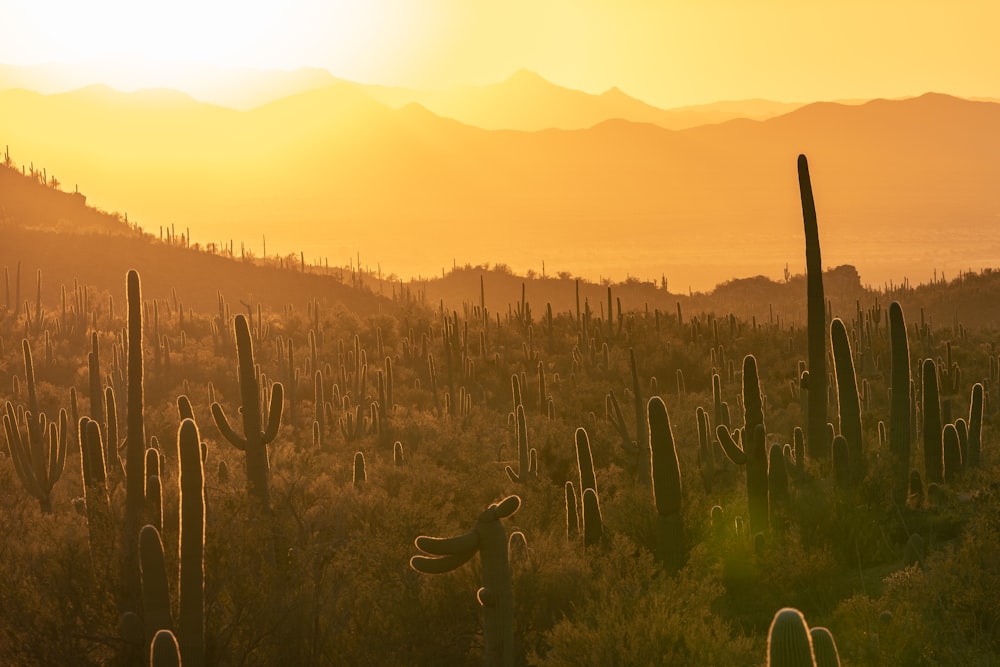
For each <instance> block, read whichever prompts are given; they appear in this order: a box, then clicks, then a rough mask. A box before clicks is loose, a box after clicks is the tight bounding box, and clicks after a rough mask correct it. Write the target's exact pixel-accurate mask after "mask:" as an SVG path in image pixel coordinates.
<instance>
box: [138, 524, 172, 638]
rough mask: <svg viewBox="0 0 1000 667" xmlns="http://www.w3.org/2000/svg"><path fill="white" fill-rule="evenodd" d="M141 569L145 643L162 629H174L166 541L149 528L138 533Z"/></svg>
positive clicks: (148, 526)
mask: <svg viewBox="0 0 1000 667" xmlns="http://www.w3.org/2000/svg"><path fill="white" fill-rule="evenodd" d="M139 564H140V565H139V567H140V572H141V581H142V609H143V622H144V625H145V628H146V633H145V634H146V642H147V644H150V643H152V641H153V636H154V635H156V633H157V632H159V631H160V630H172V629H173V620H172V619H171V617H170V590H169V586H168V585H167V566H166V564H165V563H164V560H163V542H162V541H161V540H160V533H159V532H158V531H157V530H156V528H154V527H153V526H150V525H145V526H143V527H142V530H141V531H140V532H139Z"/></svg>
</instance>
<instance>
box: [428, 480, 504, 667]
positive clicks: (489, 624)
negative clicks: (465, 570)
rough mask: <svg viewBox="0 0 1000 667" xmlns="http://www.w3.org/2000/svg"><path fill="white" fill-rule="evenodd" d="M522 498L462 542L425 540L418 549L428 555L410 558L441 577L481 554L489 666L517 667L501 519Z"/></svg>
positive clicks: (496, 510)
mask: <svg viewBox="0 0 1000 667" xmlns="http://www.w3.org/2000/svg"><path fill="white" fill-rule="evenodd" d="M520 505H521V499H520V498H518V497H517V496H507V497H506V498H504V499H503V500H501V501H500V502H498V503H494V504H492V505H490V506H489V507H488V508H486V510H484V511H483V512H482V514H480V515H479V518H478V519H476V523H475V525H474V526H473V527H472V530H470V531H469V532H467V533H465V534H464V535H459V536H458V537H448V538H441V537H427V536H420V537H418V538H417V539H416V540H415V544H416V546H417V549H419V550H420V551H422V552H424V553H425V554H428V555H417V556H413V557H412V558H411V559H410V567H412V568H413V569H414V570H416V571H418V572H423V573H424V574H441V573H443V572H450V571H452V570H454V569H456V568H458V567H461V566H462V565H464V564H465V563H466V562H468V561H469V560H471V559H472V557H473V556H475V555H476V553H477V552H478V553H479V560H480V566H481V570H482V576H483V585H482V587H481V588H480V589H479V591H478V592H477V593H476V597H477V598H478V599H479V604H480V605H481V606H482V609H483V644H484V647H483V648H484V653H485V659H486V665H487V667H513V665H514V664H515V658H516V656H515V655H514V593H513V585H512V582H511V574H510V563H509V562H508V559H507V536H506V531H505V530H504V527H503V523H501V521H500V519H504V518H507V517H509V516H511V515H512V514H514V512H516V511H517V509H518V507H520Z"/></svg>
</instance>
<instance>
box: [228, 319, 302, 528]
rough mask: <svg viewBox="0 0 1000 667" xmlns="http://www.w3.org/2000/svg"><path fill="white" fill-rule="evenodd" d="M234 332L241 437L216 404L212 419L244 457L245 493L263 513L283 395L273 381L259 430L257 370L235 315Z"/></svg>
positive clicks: (247, 331) (245, 328)
mask: <svg viewBox="0 0 1000 667" xmlns="http://www.w3.org/2000/svg"><path fill="white" fill-rule="evenodd" d="M235 329H236V359H237V367H238V372H239V379H240V397H241V400H242V405H241V407H240V413H241V414H242V415H243V435H242V436H240V435H239V434H237V433H236V431H234V430H233V428H232V427H231V426H230V425H229V420H228V419H226V413H225V412H224V411H223V409H222V406H221V405H219V404H218V403H213V404H212V417H213V419H215V424H216V426H218V427H219V431H220V432H221V433H222V437H224V438H225V439H226V440H228V441H229V442H230V444H232V445H233V446H234V447H236V448H237V449H239V450H240V451H241V452H243V453H244V455H245V456H246V468H247V493H248V494H249V495H250V496H251V497H253V498H255V499H256V501H257V505H258V508H259V509H260V510H262V511H263V512H264V513H267V512H269V511H270V508H271V492H270V487H269V486H268V480H267V474H268V467H269V466H268V460H267V446H268V445H269V444H270V443H271V442H273V441H274V438H275V437H276V436H277V435H278V426H279V425H280V423H281V407H282V401H283V399H284V393H283V390H282V387H281V383H280V382H275V383H274V386H273V388H272V389H271V405H270V409H269V410H268V415H267V422H266V424H264V426H266V428H262V419H261V404H260V386H259V385H258V382H257V379H258V378H257V369H256V368H255V366H254V359H253V342H252V340H251V339H250V326H249V325H248V324H247V319H246V317H244V316H243V315H237V316H236V321H235Z"/></svg>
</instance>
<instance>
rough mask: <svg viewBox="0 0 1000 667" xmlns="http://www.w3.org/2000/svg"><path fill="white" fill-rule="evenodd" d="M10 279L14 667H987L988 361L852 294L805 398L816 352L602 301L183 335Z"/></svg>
mask: <svg viewBox="0 0 1000 667" xmlns="http://www.w3.org/2000/svg"><path fill="white" fill-rule="evenodd" d="M820 228H821V229H822V223H820ZM188 252H193V251H188ZM94 261H100V260H97V259H95V260H94ZM231 264H232V265H233V266H236V265H237V264H238V263H237V262H234V261H231ZM7 269H8V270H7V273H6V275H7V284H6V288H7V294H8V296H7V298H6V300H5V301H4V302H2V303H0V306H3V307H2V308H0V400H4V401H7V402H8V403H7V407H6V409H5V420H4V423H5V430H6V440H5V445H4V450H5V452H4V453H3V455H0V534H3V535H5V536H6V537H5V539H3V540H0V563H2V565H3V570H4V576H3V577H0V609H2V610H3V612H2V613H0V655H2V656H3V659H4V662H5V663H7V664H26V665H27V664H109V663H110V664H130V663H134V662H136V661H139V662H141V661H142V660H143V659H144V658H143V656H144V655H147V652H148V647H149V645H150V643H153V644H154V646H155V647H156V651H155V652H160V651H162V652H163V653H164V654H168V655H169V654H172V653H174V652H175V651H176V649H174V648H173V636H176V640H177V642H178V644H179V647H180V652H181V653H182V654H183V656H184V664H189V665H190V664H194V665H198V664H212V665H214V664H224V665H229V664H281V663H285V664H338V665H339V664H343V665H391V664H418V665H461V664H480V663H482V661H483V660H484V656H485V658H486V659H487V660H493V661H494V663H493V664H507V663H505V662H503V661H504V660H506V659H511V662H512V663H513V664H533V665H612V664H630V665H658V664H692V665H760V664H763V663H764V662H765V660H766V659H767V656H768V651H769V649H768V646H767V637H768V633H769V630H772V634H773V635H774V636H775V637H787V641H785V640H784V639H781V640H779V639H775V641H774V642H773V645H772V647H771V648H772V651H773V653H774V654H773V655H772V656H771V661H772V664H800V663H795V662H789V663H780V662H778V661H779V660H780V659H781V658H780V656H779V655H777V654H778V652H779V647H788V649H787V650H788V651H790V652H792V653H794V651H795V650H798V649H799V648H801V646H802V641H806V642H807V643H806V647H807V651H808V650H815V651H816V652H817V656H818V652H819V650H820V646H821V645H825V644H824V642H826V641H827V640H826V637H827V636H828V635H829V636H832V638H833V639H834V640H835V642H836V646H837V648H838V649H839V653H840V658H841V660H842V661H843V663H844V664H850V665H900V664H906V665H921V664H926V665H937V664H973V665H976V664H982V665H986V664H995V663H996V662H997V660H998V659H1000V613H998V611H997V610H998V609H1000V605H998V599H1000V593H998V591H1000V561H998V559H997V556H996V554H997V553H998V552H1000V497H998V493H997V489H998V486H997V485H998V480H1000V459H998V458H997V457H996V456H994V455H993V448H992V443H993V438H992V434H993V432H994V429H995V427H996V425H997V414H998V401H997V399H996V395H997V387H998V385H997V382H998V371H997V362H998V355H997V350H996V349H995V342H996V332H995V331H992V330H987V329H984V328H976V327H971V326H966V325H965V324H964V323H963V322H961V321H958V320H957V318H956V320H955V321H954V322H953V323H949V326H943V325H942V324H941V323H940V322H938V323H937V324H933V325H932V324H931V323H929V322H927V321H926V320H925V321H923V322H921V320H920V317H919V312H911V310H910V308H909V307H907V310H906V311H903V310H902V309H900V308H899V307H898V305H894V306H890V304H889V303H888V301H887V300H886V299H887V297H888V298H889V299H891V298H892V295H887V294H882V295H877V294H873V295H872V296H871V298H870V299H868V300H866V301H865V302H858V303H857V304H855V305H854V307H853V308H851V309H849V310H846V309H842V308H840V307H838V308H836V309H834V308H833V307H830V308H829V309H827V312H825V314H824V325H823V330H822V332H821V335H822V340H823V341H824V344H823V347H824V350H825V353H824V354H825V356H826V357H827V358H826V359H825V365H826V367H827V369H828V371H829V373H828V374H827V373H824V374H823V376H825V377H823V379H822V380H820V381H819V382H817V381H816V380H815V379H814V378H813V377H807V378H806V380H805V381H803V377H802V376H803V370H805V366H804V362H803V360H804V359H805V358H806V350H807V339H808V337H809V336H810V335H812V336H815V335H816V332H815V331H809V330H807V328H806V327H803V326H801V325H799V326H794V325H790V324H788V323H784V322H782V321H781V319H780V318H775V319H769V320H765V319H763V318H761V319H759V320H758V319H755V318H745V317H743V316H742V315H741V314H740V313H731V312H729V311H726V310H721V309H720V310H711V309H708V308H706V309H704V310H701V311H698V312H691V311H690V310H684V309H683V308H682V307H680V306H678V307H676V308H675V309H671V310H669V311H668V310H660V309H657V308H651V309H648V310H646V309H634V310H629V309H621V308H619V307H618V304H617V300H616V298H615V297H616V295H615V293H614V288H609V289H608V291H607V297H606V298H607V303H606V305H605V304H604V303H603V299H602V303H601V304H597V303H595V302H592V301H591V300H590V299H589V298H587V297H586V296H585V297H584V298H583V299H582V300H581V301H580V302H579V305H577V303H576V302H565V303H538V302H532V300H531V299H528V298H523V299H522V300H520V301H518V302H516V303H511V304H510V306H509V308H507V309H506V312H503V313H499V314H498V313H495V312H493V311H492V310H490V309H489V307H484V304H486V303H487V292H488V289H489V286H488V284H486V283H484V286H483V291H482V292H480V291H479V290H480V285H479V284H478V281H477V282H476V283H475V284H472V285H468V288H469V289H468V293H467V295H466V302H465V304H464V305H461V306H458V305H456V307H455V308H454V309H449V308H444V307H441V306H438V307H428V306H426V305H423V304H422V303H420V302H419V301H417V300H414V299H410V298H403V296H402V294H399V295H396V298H395V299H393V300H391V301H390V300H388V299H383V300H380V301H379V303H381V304H382V307H381V308H380V309H379V308H377V307H374V308H369V309H368V310H367V311H366V312H365V314H362V315H359V314H358V311H357V310H355V309H350V310H349V309H347V308H345V307H344V306H343V305H342V304H341V303H339V302H333V301H332V300H331V301H323V300H311V301H309V302H308V305H307V306H306V307H305V308H303V307H295V306H292V305H283V306H281V307H277V308H269V307H264V305H262V303H261V302H260V301H257V302H254V301H250V302H243V304H242V305H237V304H235V303H231V302H230V301H228V299H234V298H240V297H242V294H234V295H231V294H218V295H217V294H216V286H214V285H212V284H206V285H205V286H204V290H205V291H206V292H207V293H209V294H210V298H211V299H214V300H217V307H216V308H213V309H211V310H208V309H200V310H198V309H192V308H189V307H182V305H181V304H180V303H179V302H177V301H176V300H175V299H171V298H152V299H150V298H145V299H144V298H143V296H142V294H141V291H140V285H139V283H140V279H141V281H145V280H146V275H143V276H141V277H140V276H138V275H136V274H131V275H130V276H129V278H128V281H127V282H128V289H127V290H126V277H125V275H124V273H123V274H122V275H121V277H120V282H119V283H118V284H119V286H118V287H117V288H116V289H113V290H112V291H110V292H109V293H104V292H103V291H101V290H98V289H96V288H93V287H88V286H87V285H85V284H83V283H78V284H76V285H70V284H66V285H65V290H64V292H63V294H64V297H63V299H62V300H61V301H60V302H57V303H50V302H47V300H45V299H43V298H42V297H41V295H40V292H36V290H35V289H34V288H35V280H31V281H30V282H29V281H28V280H27V279H25V280H23V281H21V277H22V276H21V274H20V272H19V271H17V270H16V269H15V268H14V267H12V266H11V267H7ZM170 271H171V270H169V269H164V274H165V275H166V276H168V277H169V275H170ZM31 277H32V278H34V277H35V276H34V275H32V276H31ZM160 279H161V280H162V279H164V278H163V277H162V276H161V277H160ZM800 284H801V286H802V288H803V291H804V287H805V285H804V281H802V283H800ZM29 285H30V287H29ZM944 287H945V286H941V289H944ZM344 289H349V288H347V287H344ZM931 293H932V294H933V293H934V292H933V291H932V292H931ZM988 297H989V294H985V293H984V294H983V298H984V299H985V298H988ZM911 298H912V294H911ZM374 300H375V297H374V296H371V295H369V301H374ZM25 301H26V302H27V305H25V306H23V307H22V305H21V304H22V303H23V302H25ZM289 301H294V299H292V298H291V297H290V298H289ZM595 311H596V312H595ZM612 313H614V315H613V316H610V317H609V316H608V315H610V314H612ZM901 316H902V318H903V321H902V324H903V327H904V328H902V329H901V328H900V326H899V325H900V324H901V321H900V318H901ZM904 333H905V334H906V335H905V337H904V336H903V334H904ZM904 340H905V342H906V343H907V344H908V346H907V349H906V351H905V352H902V351H901V350H902V348H901V341H904ZM831 341H832V342H831ZM902 354H905V356H901V355H902ZM900 358H902V359H906V363H903V364H900V363H894V361H893V360H894V359H900ZM810 365H811V366H812V364H810ZM903 370H905V371H907V373H905V374H902V373H901V372H902V371H903ZM821 377H822V376H821ZM901 377H902V378H903V379H905V380H906V383H905V384H899V382H900V381H901V380H900V378H901ZM907 378H912V380H913V382H912V384H911V383H910V382H909V381H908V379H907ZM900 386H903V387H905V389H904V390H903V391H899V390H896V391H893V392H891V395H890V391H889V389H890V387H894V388H895V387H900ZM852 387H854V389H853V390H852ZM935 391H936V392H937V393H938V394H939V396H938V398H937V400H934V399H932V398H931V397H932V396H933V395H934V393H935ZM817 393H818V394H820V395H822V396H824V397H825V409H826V415H827V421H829V422H830V424H831V425H830V426H825V425H824V427H825V430H822V432H824V433H825V438H824V439H823V442H822V443H817V442H816V441H815V438H814V437H813V438H808V437H807V438H803V433H802V431H805V434H806V435H807V436H808V433H809V430H808V429H806V421H807V405H808V397H809V395H810V394H812V395H813V397H815V396H816V395H817ZM62 410H65V413H61V411H62ZM41 415H45V417H42V416H41ZM904 424H905V426H904ZM120 425H121V426H120ZM738 427H743V428H742V430H741V429H740V428H738ZM800 429H801V430H800ZM785 445H787V446H785ZM900 447H902V450H900V449H899V448H900ZM900 451H905V452H906V453H905V454H903V456H904V459H903V460H902V463H900V458H899V457H900V455H899V454H898V452H900ZM827 452H828V453H827ZM199 454H200V455H201V456H199ZM137 471H138V472H137ZM901 476H902V486H901V485H900V479H901ZM512 496H516V499H515V498H512ZM202 522H203V523H202ZM146 526H153V528H147V527H146ZM154 528H155V530H154ZM470 528H471V530H470ZM421 535H433V536H442V537H448V538H450V539H439V540H435V539H431V538H426V537H425V538H421V539H419V540H417V542H416V544H415V543H414V540H415V538H417V537H418V536H421ZM508 540H509V541H508ZM411 558H412V559H413V560H412V566H411ZM465 561H469V563H468V564H464V563H465ZM508 566H509V570H506V569H505V568H507V567H508ZM202 577H203V578H202ZM199 583H201V584H202V585H200V586H199ZM508 586H509V590H508ZM480 587H482V589H480ZM477 591H479V593H478V596H477ZM477 597H478V599H477ZM787 607H791V608H794V609H797V610H799V611H800V612H801V614H799V613H797V612H793V611H790V610H785V611H784V612H782V613H778V612H779V610H782V609H783V608H787ZM803 615H804V619H805V620H804V621H803ZM772 621H773V626H774V627H773V629H772ZM806 623H808V626H806V625H805V624H806ZM808 627H812V628H813V632H812V634H811V637H812V639H803V638H804V637H806V636H807V635H808V634H809V633H808ZM821 627H826V628H829V631H830V632H829V633H827V634H824V633H823V632H821V631H820V632H817V630H818V629H819V628H821ZM168 628H169V629H171V630H172V633H171V634H168V633H166V632H157V631H160V630H164V629H168ZM817 636H818V637H819V638H817ZM810 642H811V644H810ZM810 645H811V646H813V647H814V648H813V649H808V647H809V646H810ZM782 650H784V649H782ZM511 651H512V652H513V656H512V657H511ZM807 664H811V663H807ZM819 664H826V663H822V662H820V663H819Z"/></svg>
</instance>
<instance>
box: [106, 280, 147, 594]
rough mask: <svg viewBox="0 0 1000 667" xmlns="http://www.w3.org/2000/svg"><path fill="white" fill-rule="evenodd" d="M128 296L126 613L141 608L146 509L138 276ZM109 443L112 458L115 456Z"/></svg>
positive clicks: (129, 285) (129, 282) (128, 283)
mask: <svg viewBox="0 0 1000 667" xmlns="http://www.w3.org/2000/svg"><path fill="white" fill-rule="evenodd" d="M125 283H126V292H127V296H128V363H127V369H128V403H127V405H126V407H127V409H128V421H127V423H126V432H125V522H124V536H123V541H122V568H123V572H122V576H123V580H124V591H125V609H126V610H129V611H134V610H137V609H138V608H139V602H140V599H141V587H140V582H139V530H140V529H141V528H142V524H143V514H144V513H145V509H146V495H145V493H146V470H145V468H146V432H145V426H144V419H143V407H144V406H143V386H142V383H143V366H142V291H141V289H140V285H139V274H138V273H137V272H136V271H134V270H132V271H129V272H128V275H127V276H126V279H125ZM113 446H114V443H111V442H109V443H108V448H109V452H108V453H109V454H111V455H113V450H111V447H113Z"/></svg>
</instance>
